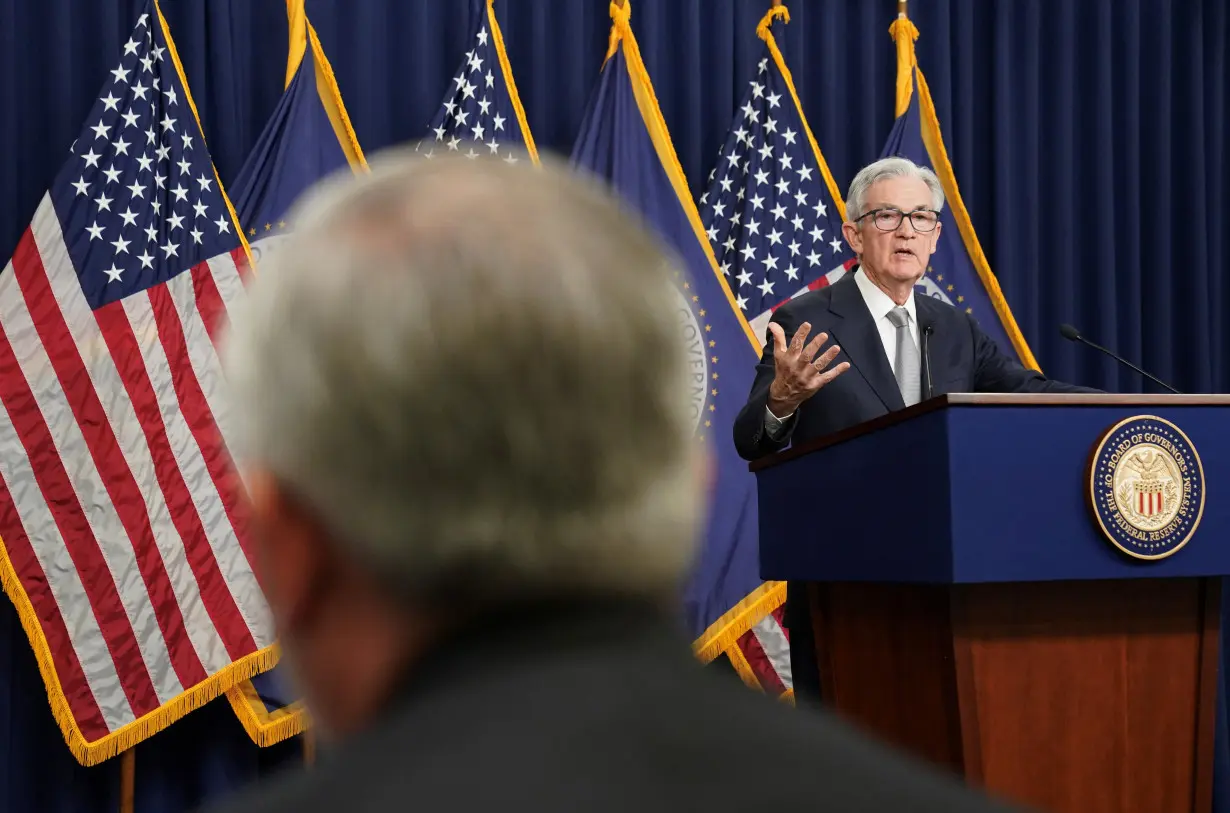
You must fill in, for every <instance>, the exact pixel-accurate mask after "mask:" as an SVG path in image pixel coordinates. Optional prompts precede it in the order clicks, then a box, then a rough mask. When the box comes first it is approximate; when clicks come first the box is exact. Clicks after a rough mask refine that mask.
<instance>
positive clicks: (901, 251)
mask: <svg viewBox="0 0 1230 813" xmlns="http://www.w3.org/2000/svg"><path fill="white" fill-rule="evenodd" d="M893 254H894V255H898V256H904V257H913V256H914V252H913V251H910V250H909V249H908V248H899V249H897V250H896V251H894V252H893Z"/></svg>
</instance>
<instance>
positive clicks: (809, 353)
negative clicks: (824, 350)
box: [803, 333, 829, 361]
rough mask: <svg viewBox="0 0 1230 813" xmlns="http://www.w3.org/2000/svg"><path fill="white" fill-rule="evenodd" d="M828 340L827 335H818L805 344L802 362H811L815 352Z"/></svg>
mask: <svg viewBox="0 0 1230 813" xmlns="http://www.w3.org/2000/svg"><path fill="white" fill-rule="evenodd" d="M828 340H829V334H827V333H820V334H818V335H817V336H816V337H815V338H814V339H812V340H811V341H810V342H808V343H807V347H805V348H803V360H804V361H811V360H812V359H813V358H815V355H816V352H817V351H818V350H819V349H820V346H821V345H822V344H824V343H825V342H827V341H828Z"/></svg>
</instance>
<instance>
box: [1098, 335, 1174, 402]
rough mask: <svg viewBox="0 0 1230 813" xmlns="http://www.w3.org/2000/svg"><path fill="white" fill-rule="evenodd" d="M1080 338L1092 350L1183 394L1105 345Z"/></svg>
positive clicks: (1159, 384) (1160, 385)
mask: <svg viewBox="0 0 1230 813" xmlns="http://www.w3.org/2000/svg"><path fill="white" fill-rule="evenodd" d="M1080 340H1081V341H1082V342H1084V343H1085V344H1087V345H1089V346H1090V347H1092V348H1093V349H1094V350H1100V351H1102V352H1103V353H1105V354H1106V355H1108V356H1110V357H1111V358H1113V359H1115V360H1116V361H1118V362H1119V363H1120V364H1124V365H1126V366H1127V367H1130V368H1131V369H1133V370H1135V371H1136V372H1138V373H1140V374H1141V375H1142V376H1144V377H1145V378H1147V379H1149V380H1150V381H1152V382H1153V383H1154V384H1157V385H1158V386H1159V387H1163V388H1165V389H1168V390H1170V391H1171V392H1173V393H1174V394H1175V395H1182V394H1183V393H1181V392H1179V391H1178V390H1176V389H1175V388H1174V387H1172V386H1170V385H1169V384H1167V383H1166V382H1165V381H1162V380H1161V379H1159V378H1157V377H1156V376H1152V375H1150V374H1149V373H1146V372H1145V371H1144V370H1142V369H1140V368H1139V367H1137V366H1136V365H1135V364H1133V363H1132V362H1130V361H1128V360H1127V359H1125V358H1121V357H1119V356H1117V355H1115V354H1114V353H1112V352H1110V351H1109V350H1107V349H1106V348H1105V347H1102V346H1101V345H1100V344H1094V343H1093V342H1091V341H1089V340H1088V339H1086V338H1085V337H1084V336H1081V337H1080Z"/></svg>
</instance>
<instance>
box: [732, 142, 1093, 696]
mask: <svg viewBox="0 0 1230 813" xmlns="http://www.w3.org/2000/svg"><path fill="white" fill-rule="evenodd" d="M943 206H944V190H943V188H942V187H941V186H940V182H939V179H938V178H937V177H936V176H935V173H933V172H932V171H931V170H930V169H927V168H926V167H920V166H918V165H917V164H915V163H913V162H912V161H910V160H908V159H906V158H897V157H893V158H882V159H880V160H879V161H876V162H875V163H873V164H870V165H868V166H866V167H864V168H863V169H862V170H861V171H859V173H858V174H857V175H856V176H855V177H854V181H853V182H852V183H851V184H850V190H849V194H848V195H847V196H846V217H847V221H846V222H845V223H844V224H843V225H842V232H843V233H844V234H845V238H846V240H847V241H848V242H849V244H850V246H851V248H852V249H853V250H854V253H855V254H856V255H857V256H858V266H857V268H856V269H855V270H854V272H853V273H850V274H847V275H846V276H845V277H843V278H842V279H840V280H839V281H837V282H835V283H834V284H832V285H830V286H828V287H826V288H821V289H819V290H816V291H812V292H809V293H806V294H803V295H802V296H800V297H798V298H796V299H793V300H791V301H790V302H788V303H786V304H785V305H782V306H781V307H780V308H778V309H777V311H776V312H774V314H773V318H772V320H771V321H770V322H769V329H768V335H766V337H765V339H766V343H765V350H764V355H763V356H762V357H761V360H760V363H759V364H758V365H757V366H756V379H755V381H754V382H753V384H752V391H751V394H750V395H749V396H748V400H747V404H746V405H745V406H744V407H743V409H742V410H741V411H740V412H739V415H738V417H737V418H736V419H735V425H734V441H735V448H736V449H737V450H738V452H739V454H740V455H741V456H742V457H743V458H744V459H747V460H755V459H756V458H760V457H764V456H765V455H768V454H772V453H773V452H777V451H779V450H781V449H783V448H785V447H786V446H787V445H789V444H791V443H794V444H799V443H804V442H806V441H809V440H813V439H815V438H819V437H822V436H824V435H829V434H832V433H834V432H839V431H841V430H843V429H848V428H850V427H852V426H855V425H857V424H860V423H863V422H864V421H868V420H871V419H872V418H876V417H879V416H881V415H884V414H886V413H888V412H892V411H894V410H899V409H903V408H905V407H908V406H913V405H914V404H917V403H918V402H919V401H923V400H926V399H927V398H930V397H932V396H935V395H943V394H944V393H950V392H1097V390H1091V389H1088V388H1085V387H1077V386H1073V385H1071V384H1064V383H1061V382H1059V381H1051V380H1049V379H1047V378H1045V377H1043V375H1042V374H1041V373H1039V372H1038V371H1036V370H1030V369H1027V368H1025V367H1023V366H1022V365H1021V364H1020V363H1019V362H1017V360H1016V359H1014V358H1012V357H1010V356H1008V355H1006V354H1005V353H1003V352H1002V351H1000V349H999V348H998V346H997V345H996V344H995V342H994V341H993V340H992V339H991V338H990V337H989V336H987V335H986V334H985V333H984V332H983V331H982V330H981V329H980V328H979V327H978V324H977V323H976V322H975V321H974V319H973V318H972V317H970V316H968V315H967V314H965V313H962V312H961V311H959V310H957V309H956V308H954V307H952V306H951V305H949V304H947V303H945V302H941V301H940V300H938V299H934V298H932V297H929V296H915V295H914V286H915V284H916V283H917V282H918V281H919V280H920V279H922V276H923V274H924V273H926V270H927V263H928V262H929V261H930V258H931V255H932V254H933V253H934V252H935V248H936V244H937V243H938V242H939V239H940V217H939V216H940V211H941V209H942V208H943ZM787 337H790V338H789V339H787ZM830 339H831V340H832V343H829V342H830ZM787 342H789V343H787ZM826 345H827V346H826ZM794 588H795V586H794V585H790V586H789V587H788V594H787V595H788V598H787V610H786V612H787V619H788V624H789V626H790V627H791V628H792V631H793V632H794V634H792V635H791V644H792V646H791V673H792V676H793V679H794V688H795V693H796V694H797V695H799V696H807V695H811V696H816V695H818V681H817V678H816V675H815V660H814V657H813V653H812V638H811V635H810V634H808V632H807V630H808V627H807V626H805V625H807V621H808V616H807V606H806V603H805V601H803V591H801V590H796V589H794ZM800 630H803V634H799V632H800ZM800 644H801V646H800Z"/></svg>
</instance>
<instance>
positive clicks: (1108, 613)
mask: <svg viewBox="0 0 1230 813" xmlns="http://www.w3.org/2000/svg"><path fill="white" fill-rule="evenodd" d="M808 591H809V599H810V603H811V611H812V628H813V632H814V635H815V641H816V652H817V653H818V654H817V659H818V666H819V670H820V680H821V690H822V692H823V696H824V701H825V704H826V705H828V706H830V707H833V708H835V709H836V711H837V712H838V713H839V714H840V715H842V716H844V717H846V718H847V719H850V720H852V721H853V722H854V723H855V724H857V725H859V726H861V727H862V728H864V729H866V730H869V731H870V733H872V734H873V735H875V736H878V737H879V738H881V739H883V740H886V741H888V742H890V743H893V744H895V745H898V746H901V747H904V748H905V749H907V750H909V751H912V752H914V753H916V754H918V755H920V756H922V757H924V758H926V759H929V760H931V761H934V762H938V763H941V764H943V765H947V766H950V767H951V768H953V769H955V770H956V771H957V772H959V773H960V774H962V775H963V776H964V777H965V778H966V781H967V782H969V783H970V784H971V785H974V786H978V787H983V788H985V789H986V790H988V791H989V792H991V793H992V794H994V795H997V796H1002V797H1004V798H1007V799H1014V800H1018V801H1020V802H1024V803H1026V804H1029V805H1032V806H1034V807H1037V808H1040V809H1042V810H1050V811H1059V812H1060V813H1068V811H1071V813H1077V811H1080V813H1103V811H1104V812H1105V813H1128V812H1129V811H1131V812H1132V813H1135V811H1139V812H1140V813H1159V812H1160V811H1165V813H1179V811H1193V812H1195V811H1199V813H1207V811H1208V810H1209V809H1210V808H1211V805H1212V793H1213V735H1214V727H1215V724H1216V706H1217V680H1218V674H1217V661H1218V656H1217V647H1218V641H1219V637H1220V617H1221V612H1220V609H1221V608H1220V581H1219V580H1218V579H1158V580H1154V579H1137V580H1123V581H1083V582H1040V583H1014V584H988V585H957V586H930V585H886V584H852V583H842V584H811V585H809V587H808Z"/></svg>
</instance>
